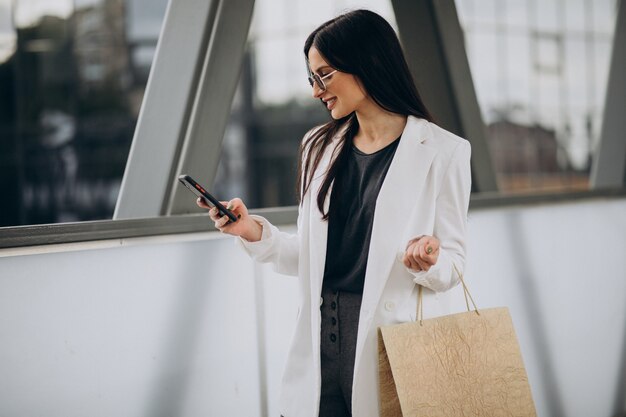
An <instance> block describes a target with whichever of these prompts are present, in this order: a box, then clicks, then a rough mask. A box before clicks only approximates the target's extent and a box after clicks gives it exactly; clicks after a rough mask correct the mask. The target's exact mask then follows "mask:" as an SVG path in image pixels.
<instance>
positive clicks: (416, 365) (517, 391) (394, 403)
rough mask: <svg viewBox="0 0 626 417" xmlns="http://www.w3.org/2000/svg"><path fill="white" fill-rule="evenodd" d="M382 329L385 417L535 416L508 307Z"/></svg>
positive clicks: (381, 358)
mask: <svg viewBox="0 0 626 417" xmlns="http://www.w3.org/2000/svg"><path fill="white" fill-rule="evenodd" d="M457 271H458V270H457ZM463 286H464V288H465V289H466V287H465V283H464V282H463ZM466 291H467V289H466ZM467 294H468V293H466V295H467ZM470 298H471V296H470ZM472 302H473V301H472ZM418 305H419V307H418V309H421V291H420V302H419V303H418ZM468 309H469V305H468ZM418 317H419V313H418ZM378 336H379V337H378V352H379V374H380V399H381V416H382V417H392V416H393V417H399V416H402V417H409V416H420V417H421V416H424V417H435V416H438V417H439V416H441V417H456V416H481V417H483V416H493V417H501V416H507V417H509V416H510V417H514V416H515V417H518V416H519V417H521V416H524V417H526V416H536V412H535V406H534V403H533V399H532V395H531V392H530V386H529V384H528V377H527V375H526V370H525V368H524V363H523V361H522V356H521V354H520V349H519V345H518V342H517V337H516V335H515V331H514V329H513V322H512V320H511V316H510V314H509V311H508V309H507V308H491V309H484V310H480V312H479V311H478V309H476V308H475V310H474V311H468V312H466V313H460V314H452V315H448V316H443V317H438V318H433V319H427V320H419V321H416V322H412V323H403V324H398V325H391V326H385V327H381V328H380V329H379V332H378Z"/></svg>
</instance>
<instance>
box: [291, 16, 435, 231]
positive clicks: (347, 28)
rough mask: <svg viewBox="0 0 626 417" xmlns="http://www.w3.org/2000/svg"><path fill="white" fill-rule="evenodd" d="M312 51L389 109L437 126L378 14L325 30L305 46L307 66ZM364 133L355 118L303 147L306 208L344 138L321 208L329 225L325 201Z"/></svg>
mask: <svg viewBox="0 0 626 417" xmlns="http://www.w3.org/2000/svg"><path fill="white" fill-rule="evenodd" d="M311 47H314V48H315V49H317V50H318V51H319V52H320V54H321V55H322V57H324V59H325V61H326V62H327V63H328V64H329V65H330V66H332V67H333V68H335V69H337V70H339V71H341V72H345V73H349V74H352V75H354V76H356V77H357V78H358V79H359V80H360V81H361V83H362V85H363V87H364V88H365V91H366V92H367V94H368V96H369V97H371V98H372V100H373V101H374V102H375V103H376V104H378V105H379V106H380V107H382V108H383V109H385V110H387V111H389V112H391V113H396V114H401V115H404V116H409V115H411V116H416V117H419V118H422V119H426V120H428V121H433V118H432V117H431V115H430V113H429V112H428V110H427V109H426V106H425V105H424V103H423V102H422V99H421V98H420V95H419V93H418V91H417V87H416V86H415V82H414V81H413V78H412V77H411V73H410V71H409V66H408V65H407V63H406V59H405V58H404V54H403V52H402V48H401V46H400V41H399V40H398V37H397V36H396V33H395V32H394V30H393V28H392V27H391V25H389V23H387V21H386V20H385V19H383V18H382V17H381V16H379V15H378V14H376V13H374V12H371V11H369V10H354V11H351V12H348V13H345V14H342V15H340V16H337V17H335V18H334V19H331V20H329V21H328V22H326V23H324V24H322V25H321V26H319V27H318V28H317V29H315V30H314V31H313V32H312V33H311V34H310V35H309V37H308V38H307V40H306V42H305V43H304V56H305V59H306V60H307V65H308V56H309V50H310V49H311ZM358 129H359V125H358V120H357V118H356V115H355V114H354V112H353V113H351V114H349V115H347V116H345V117H343V118H341V119H337V120H332V121H330V122H328V123H326V124H325V125H323V126H321V127H320V128H318V129H316V130H315V131H314V132H313V133H312V134H311V135H310V136H308V137H307V138H306V139H305V140H304V141H303V143H302V145H301V147H300V158H299V165H298V192H299V197H300V203H302V200H303V199H304V196H305V194H306V193H307V191H308V189H309V187H310V185H311V180H312V179H313V174H314V173H315V170H316V169H317V167H318V165H319V163H320V160H321V159H322V155H323V154H324V151H325V150H326V148H327V147H328V145H329V144H330V143H331V141H332V139H333V137H335V136H336V135H337V134H339V133H341V135H342V137H341V142H342V143H341V144H339V145H338V146H337V147H336V148H335V154H334V155H332V158H333V162H332V163H331V165H330V167H329V169H328V171H327V172H326V176H325V178H324V181H323V183H322V186H321V188H320V191H319V193H318V195H317V206H318V207H319V210H320V212H321V213H322V215H323V219H324V220H327V219H328V213H324V200H325V199H326V195H327V194H328V190H329V189H330V185H331V184H332V182H333V180H334V179H335V177H336V175H337V172H338V170H339V166H340V165H341V163H342V161H343V160H344V159H345V156H346V155H348V152H349V150H350V146H348V145H349V144H350V143H352V139H353V138H354V135H356V133H357V131H358ZM337 154H338V155H337Z"/></svg>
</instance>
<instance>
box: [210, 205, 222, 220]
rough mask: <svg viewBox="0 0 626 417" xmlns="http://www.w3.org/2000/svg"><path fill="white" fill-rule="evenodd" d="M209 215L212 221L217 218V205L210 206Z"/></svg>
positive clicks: (218, 216)
mask: <svg viewBox="0 0 626 417" xmlns="http://www.w3.org/2000/svg"><path fill="white" fill-rule="evenodd" d="M209 217H210V218H211V220H213V221H214V222H215V221H218V220H219V218H220V215H219V213H218V210H217V207H212V208H211V210H209Z"/></svg>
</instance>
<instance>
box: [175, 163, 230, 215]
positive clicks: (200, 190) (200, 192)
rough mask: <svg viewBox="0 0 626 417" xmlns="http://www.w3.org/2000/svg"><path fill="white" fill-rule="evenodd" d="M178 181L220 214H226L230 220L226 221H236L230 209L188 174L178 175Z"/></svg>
mask: <svg viewBox="0 0 626 417" xmlns="http://www.w3.org/2000/svg"><path fill="white" fill-rule="evenodd" d="M178 181H180V182H181V184H183V185H184V186H185V187H187V188H188V189H189V190H190V191H191V192H192V193H194V194H195V195H197V196H198V197H200V198H202V199H204V201H205V202H206V203H207V204H208V205H209V206H211V207H217V210H218V211H219V213H220V215H221V216H224V215H226V216H228V218H229V219H230V221H229V222H228V223H233V222H236V221H237V216H236V215H235V213H233V212H232V211H230V210H228V209H227V208H226V207H224V205H223V204H222V203H220V202H219V200H218V199H217V198H215V197H213V196H212V195H211V194H210V193H209V192H208V191H207V190H205V189H204V187H203V186H201V185H200V184H198V183H197V182H196V181H195V180H194V179H193V178H191V177H190V176H189V175H186V174H183V175H180V176H179V177H178Z"/></svg>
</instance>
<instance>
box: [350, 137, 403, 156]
mask: <svg viewBox="0 0 626 417" xmlns="http://www.w3.org/2000/svg"><path fill="white" fill-rule="evenodd" d="M401 137H402V135H400V136H398V138H397V139H395V140H394V141H393V142H390V143H389V144H387V145H385V146H384V147H382V148H380V149H379V150H377V151H376V152H372V153H365V152H363V151H362V150H360V149H359V148H357V147H356V145H355V144H354V142H352V150H353V151H354V152H355V153H357V154H358V155H361V156H373V155H376V154H379V153H381V152H383V151H384V150H386V149H389V148H390V147H391V146H393V145H395V144H396V142H398V141H399V140H400V138H401Z"/></svg>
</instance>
